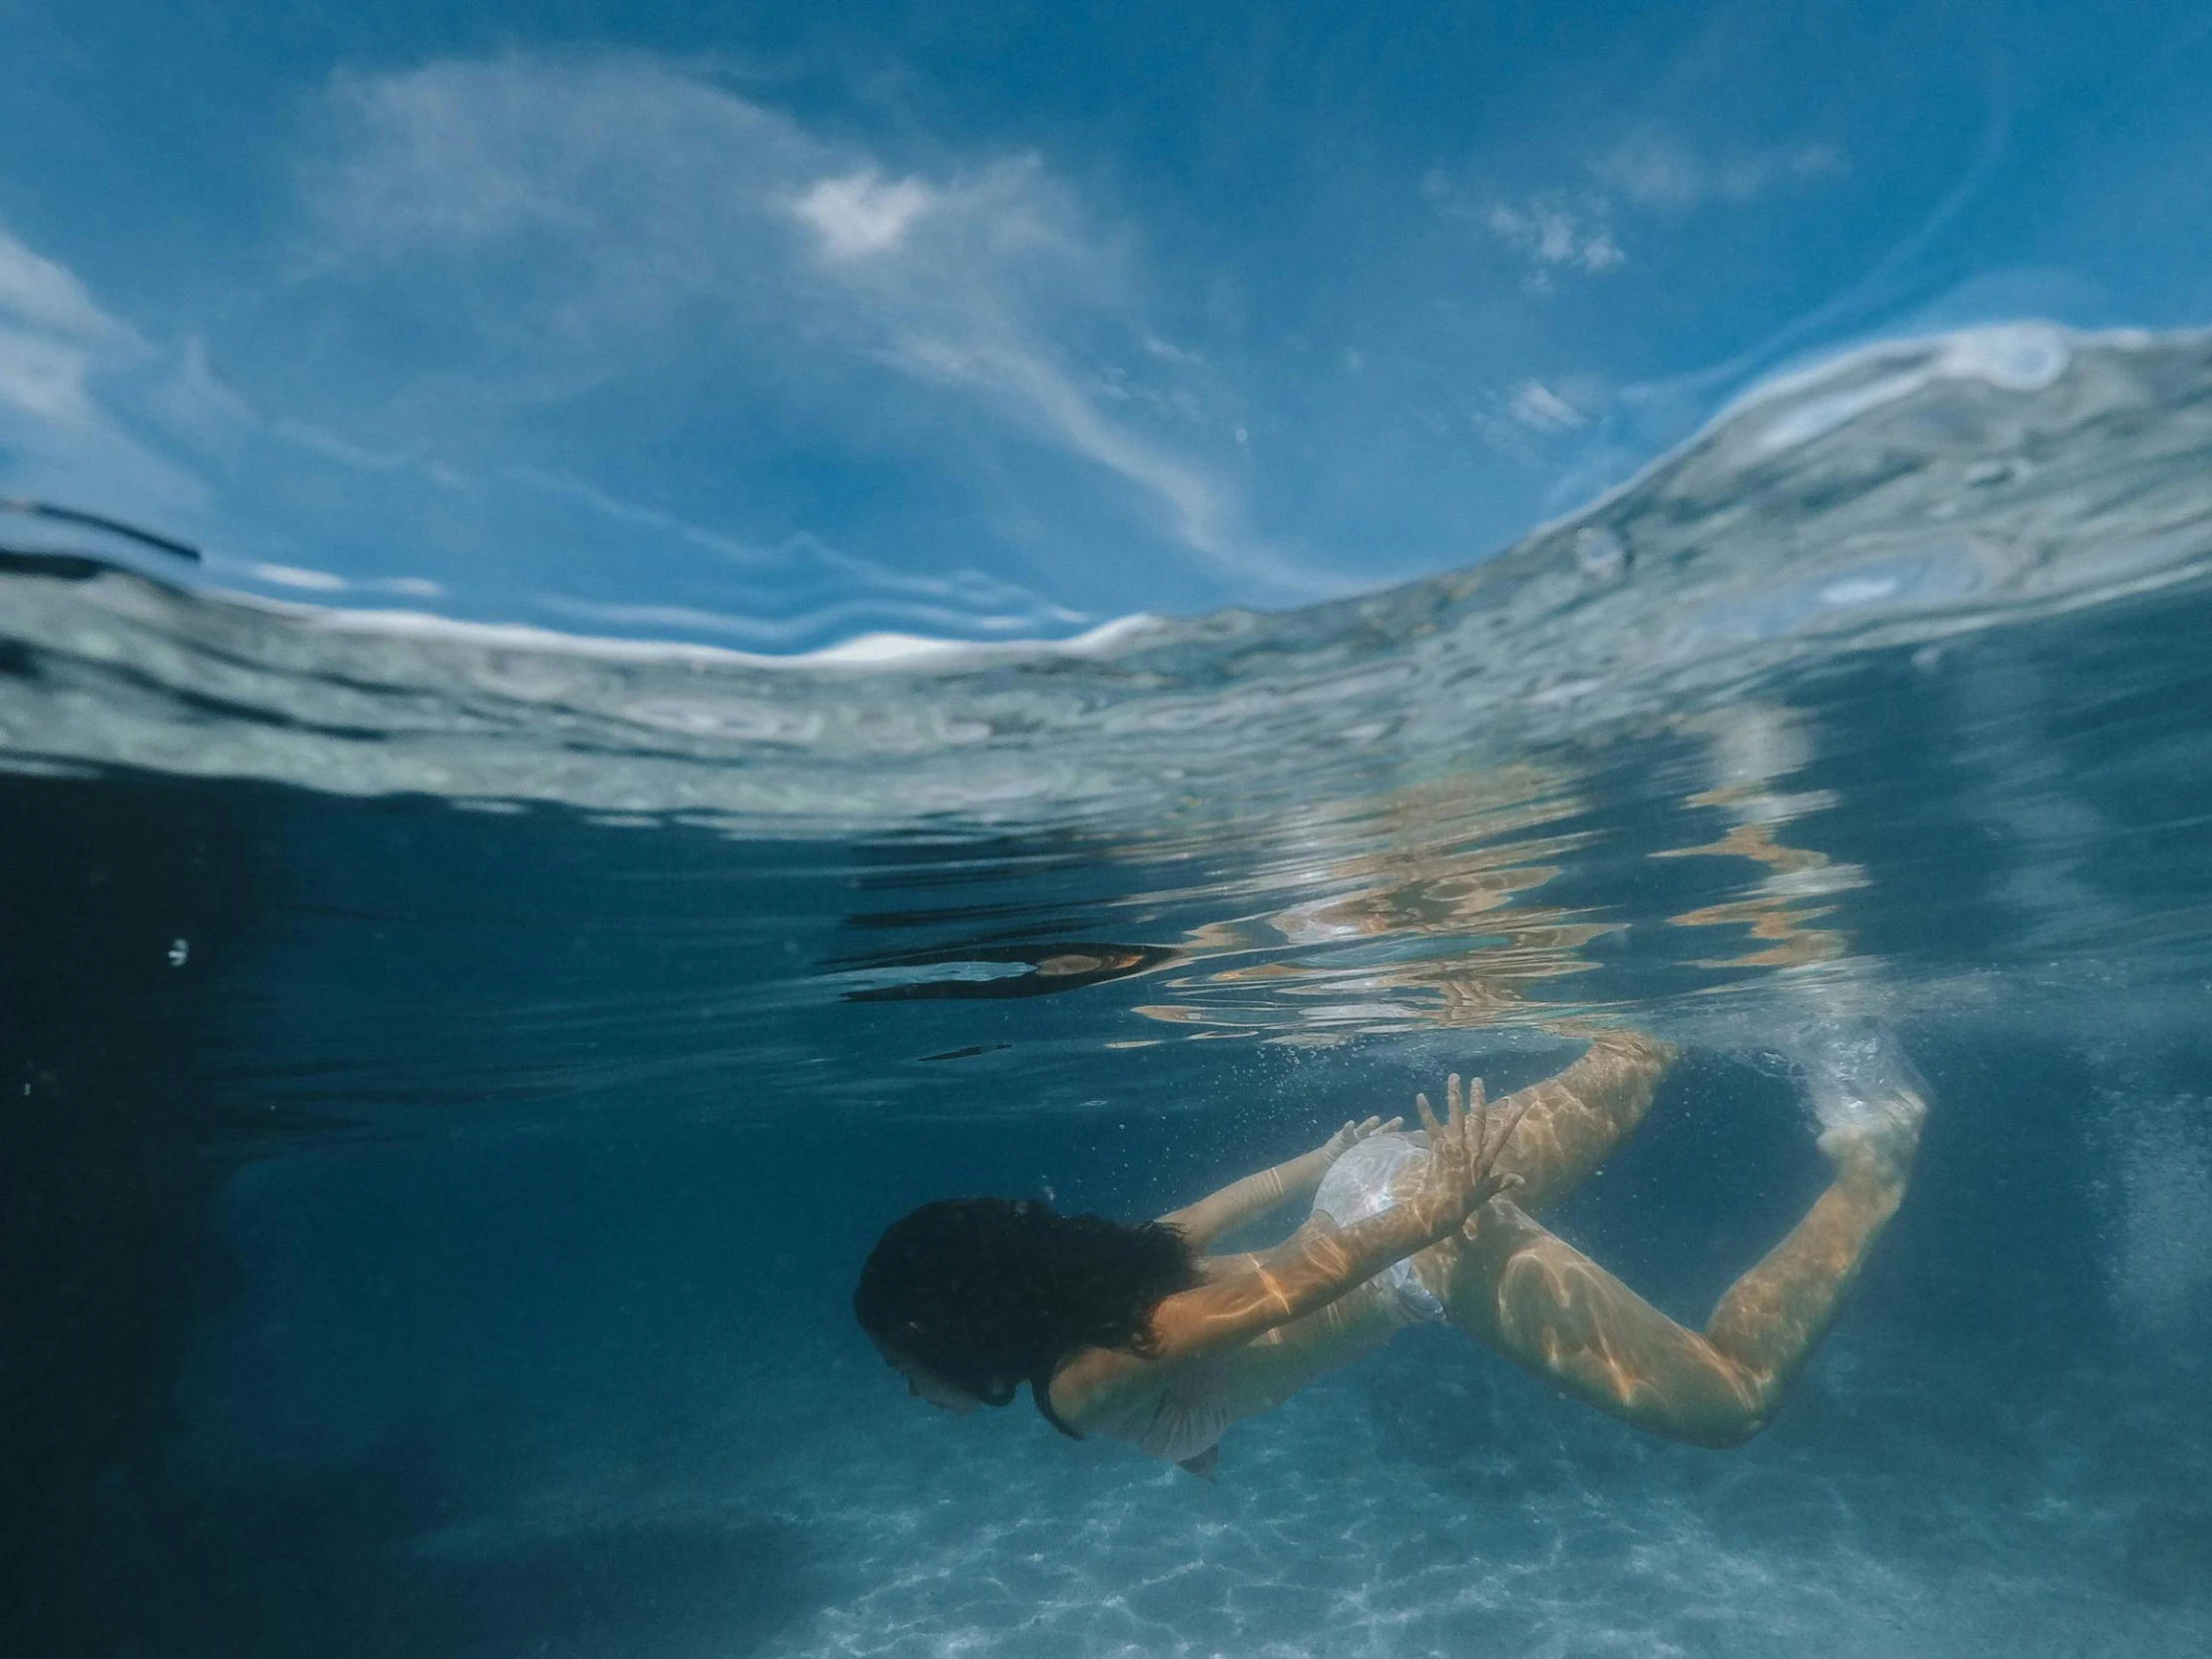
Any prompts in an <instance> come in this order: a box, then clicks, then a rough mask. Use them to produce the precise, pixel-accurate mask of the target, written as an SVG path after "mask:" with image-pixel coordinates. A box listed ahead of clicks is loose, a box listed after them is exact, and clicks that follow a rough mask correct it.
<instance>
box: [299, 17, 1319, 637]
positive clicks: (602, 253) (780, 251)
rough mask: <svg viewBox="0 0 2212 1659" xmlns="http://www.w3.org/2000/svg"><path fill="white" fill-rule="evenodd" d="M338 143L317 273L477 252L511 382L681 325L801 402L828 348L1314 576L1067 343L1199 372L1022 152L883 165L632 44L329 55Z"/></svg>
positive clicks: (1217, 544) (1242, 573) (319, 168)
mask: <svg viewBox="0 0 2212 1659" xmlns="http://www.w3.org/2000/svg"><path fill="white" fill-rule="evenodd" d="M329 140H330V142H329V146H328V149H327V150H326V151H325V153H324V154H323V155H322V156H321V157H320V159H319V160H318V162H317V163H316V165H314V166H313V167H312V168H310V169H309V170H308V173H307V176H306V183H307V188H308V194H309V199H310V201H311V204H312V207H313V211H314V222H315V226H316V232H317V235H316V241H315V246H314V248H313V250H312V255H311V264H312V267H313V269H314V270H315V271H316V272H318V273H322V274H330V273H332V272H353V273H361V272H375V271H378V270H384V271H388V270H390V269H391V268H392V267H393V266H394V265H395V264H398V263H402V262H412V263H415V264H418V265H420V264H423V263H425V262H431V263H434V262H439V261H447V262H450V261H455V260H459V261H464V262H470V263H469V264H468V265H467V266H465V267H464V268H463V269H464V272H465V274H466V276H467V277H469V278H470V280H471V282H472V284H473V285H474V287H475V288H476V290H477V291H479V292H482V293H485V294H487V295H491V296H494V298H493V302H494V303H496V304H497V305H498V306H499V307H500V308H501V310H502V312H503V315H502V316H500V317H497V318H492V319H488V321H487V324H486V326H487V331H489V332H494V333H496V332H497V331H498V330H499V329H500V328H505V329H506V330H508V332H509V334H510V336H511V340H512V343H511V347H510V349H509V351H508V358H509V360H508V362H507V363H506V365H505V366H506V367H507V368H508V369H509V370H510V371H511V372H512V373H513V375H514V376H515V377H516V379H517V381H518V383H519V386H520V390H519V392H518V394H519V395H523V396H532V395H561V394H563V393H564V392H565V391H567V390H572V389H573V388H574V387H575V386H576V385H578V384H582V383H588V381H589V378H590V377H591V376H592V375H594V374H599V375H604V376H610V377H612V376H616V375H619V374H620V373H621V372H622V368H623V359H624V357H625V354H626V353H631V352H634V351H635V349H636V348H637V342H638V341H639V340H640V339H641V338H647V337H651V336H655V335H659V336H662V337H664V338H669V337H674V332H675V331H676V330H684V331H687V332H688V334H689V336H690V337H691V338H692V339H693V340H695V341H698V342H700V344H701V347H702V348H703V349H711V350H714V351H718V352H722V353H725V354H727V355H729V356H731V357H733V358H736V357H740V356H742V357H744V358H746V359H747V360H748V361H749V362H750V363H751V364H752V365H753V371H754V372H757V373H759V374H761V375H764V376H767V377H769V378H770V379H772V380H776V381H778V382H780V383H782V384H784V385H786V386H798V387H800V388H801V391H800V393H799V394H798V395H801V396H803V397H812V398H814V399H815V400H816V402H817V404H818V405H819V404H820V402H821V401H822V399H823V398H824V397H825V396H826V395H827V394H826V393H825V392H823V390H822V389H821V388H822V382H823V381H824V379H825V372H824V371H825V370H828V378H830V379H832V380H833V379H834V377H835V376H836V375H837V374H839V373H842V374H846V375H847V376H849V374H850V373H851V372H852V371H853V370H855V369H859V368H864V367H872V368H874V369H876V370H881V371H888V372H890V373H892V374H894V375H896V376H898V377H899V378H900V379H902V380H904V381H905V382H907V383H908V385H909V386H912V387H917V388H920V390H921V391H922V392H924V393H925V394H927V395H928V396H933V397H935V398H937V399H938V400H939V401H940V402H943V401H944V400H946V399H950V400H952V404H948V405H947V412H948V413H952V405H960V406H964V407H965V410H966V411H969V412H962V413H952V418H950V419H943V418H940V419H938V420H936V421H934V422H928V421H923V422H921V423H920V424H921V425H923V426H925V427H927V428H928V429H929V430H930V431H931V434H932V438H933V441H939V442H949V441H951V438H950V436H949V435H948V434H949V433H951V432H954V431H958V430H972V427H973V418H972V412H973V411H984V412H987V413H988V414H990V415H991V416H993V417H995V418H996V419H997V420H999V421H1001V422H1004V423H1005V424H1007V425H1009V426H1011V427H1012V428H1014V429H1015V430H1018V431H1019V432H1021V433H1024V434H1026V435H1027V437H1028V438H1029V439H1030V440H1032V441H1034V442H1038V443H1041V444H1044V445H1047V446H1049V447H1050V448H1053V449H1056V450H1058V451H1060V452H1062V453H1064V454H1067V455H1071V456H1074V457H1077V458H1079V459H1080V460H1082V461H1084V462H1087V463H1090V464H1092V465H1094V466H1096V467H1098V468H1101V469H1103V471H1104V472H1105V473H1106V474H1108V475H1110V476H1113V477H1116V478H1119V479H1120V480H1121V481H1122V482H1123V483H1124V484H1125V485H1126V486H1128V487H1129V489H1131V490H1132V491H1133V492H1134V493H1135V499H1136V501H1137V502H1139V503H1142V504H1143V505H1144V506H1145V509H1146V510H1147V511H1148V512H1149V514H1150V515H1151V516H1152V517H1153V518H1154V519H1155V520H1156V521H1157V522H1158V523H1159V524H1160V525H1161V526H1162V527H1163V528H1164V529H1165V530H1166V531H1167V533H1168V534H1169V535H1171V536H1172V537H1174V538H1175V539H1176V540H1177V541H1179V542H1180V543H1181V544H1182V546H1183V547H1184V548H1186V549H1187V550H1188V551H1189V552H1191V553H1193V554H1196V555H1197V556H1198V557H1199V558H1200V559H1201V560H1203V561H1204V562H1205V563H1206V564H1208V565H1210V566H1212V567H1214V568H1215V569H1216V570H1218V571H1219V572H1222V573H1224V574H1227V575H1233V576H1235V577H1237V578H1239V579H1241V580H1243V581H1245V582H1252V581H1258V582H1261V583H1265V584H1268V585H1270V586H1272V587H1274V588H1275V589H1277V590H1278V591H1279V592H1282V593H1284V594H1285V595H1286V596H1288V595H1290V594H1295V593H1299V592H1303V591H1308V590H1310V589H1312V588H1314V587H1316V586H1317V585H1318V584H1317V583H1316V582H1315V581H1314V580H1313V579H1312V578H1311V577H1309V576H1308V574H1307V573H1305V572H1303V571H1302V570H1300V569H1298V568H1297V567H1296V566H1295V565H1294V564H1293V563H1292V562H1291V561H1289V560H1287V559H1285V558H1284V557H1282V556H1281V555H1280V554H1278V553H1277V552H1276V551H1275V550H1273V549H1271V548H1270V547H1268V546H1267V545H1265V544H1264V543H1263V542H1262V541H1261V540H1259V539H1258V538H1256V537H1255V536H1254V535H1252V534H1251V533H1250V531H1249V530H1248V529H1247V528H1246V524H1245V516H1244V513H1243V509H1242V504H1241V502H1240V500H1239V499H1238V497H1237V495H1236V493H1235V492H1234V491H1233V490H1231V489H1230V488H1229V487H1227V486H1226V484H1225V483H1224V482H1223V480H1222V478H1221V476H1220V475H1219V473H1218V471H1217V469H1216V467H1215V466H1213V465H1210V464H1209V463H1208V462H1207V460H1205V459H1204V458H1202V452H1203V451H1204V450H1205V448H1206V447H1207V445H1206V443H1204V442H1202V443H1201V444H1200V445H1199V450H1198V452H1194V451H1193V450H1192V449H1191V448H1190V447H1189V444H1188V441H1187V440H1188V438H1189V437H1191V436H1199V437H1202V438H1203V437H1206V436H1208V435H1207V434H1202V433H1200V434H1194V433H1191V432H1190V431H1189V423H1188V421H1185V422H1183V423H1182V429H1183V431H1184V432H1185V437H1184V438H1174V437H1171V436H1170V435H1169V433H1168V432H1167V431H1164V430H1160V429H1148V428H1147V427H1146V426H1144V425H1141V424H1138V423H1136V422H1134V421H1133V420H1132V419H1131V418H1130V416H1129V413H1128V412H1127V411H1128V409H1129V408H1131V407H1133V406H1141V405H1132V404H1131V403H1130V402H1129V400H1127V399H1123V398H1119V397H1109V396H1106V395H1104V394H1102V393H1101V391H1100V390H1099V386H1100V384H1101V382H1100V380H1099V377H1098V376H1097V375H1096V374H1095V373H1093V372H1091V371H1090V370H1089V369H1087V368H1085V367H1081V366H1079V365H1077V364H1076V363H1074V362H1072V361H1071V360H1070V357H1069V354H1068V343H1067V342H1069V341H1070V340H1073V339H1078V338H1080V339H1084V340H1086V341H1087V342H1092V349H1094V350H1095V348H1096V347H1095V342H1096V341H1097V340H1098V339H1100V338H1104V337H1114V338H1118V339H1120V341H1121V342H1122V346H1123V348H1124V354H1125V355H1126V357H1127V358H1128V359H1129V360H1130V361H1131V362H1133V363H1136V364H1139V365H1142V366H1143V368H1144V370H1145V372H1146V373H1148V374H1150V375H1151V376H1153V377H1154V378H1162V377H1166V378H1169V379H1171V380H1172V379H1173V377H1175V376H1178V375H1185V374H1189V373H1193V372H1195V365H1194V364H1192V363H1190V362H1187V361H1185V360H1183V357H1182V354H1180V353H1178V352H1177V351H1175V350H1174V349H1173V348H1169V349H1168V350H1165V351H1163V350H1161V349H1159V348H1158V347H1159V346H1161V345H1164V344H1165V342H1164V341H1158V340H1157V336H1156V334H1154V332H1153V331H1152V330H1151V329H1150V328H1148V327H1146V326H1145V325H1144V323H1143V321H1142V319H1141V318H1140V317H1139V316H1138V315H1137V314H1136V307H1135V305H1134V304H1133V302H1132V300H1131V297H1130V295H1131V291H1132V287H1133V283H1132V281H1131V278H1130V275H1129V264H1130V252H1129V248H1128V245H1127V239H1126V238H1125V237H1123V236H1120V235H1118V234H1116V233H1114V232H1111V231H1109V230H1106V229H1103V228H1101V227H1100V226H1099V225H1098V224H1096V223H1095V222H1094V220H1093V219H1092V218H1091V217H1090V216H1089V215H1087V214H1086V213H1085V212H1084V210H1083V209H1082V207H1081V205H1080V204H1079V203H1078V202H1077V200H1076V199H1075V197H1074V195H1073V194H1072V193H1071V192H1070V191H1069V190H1068V189H1067V188H1066V187H1065V186H1064V185H1063V184H1061V183H1060V182H1059V181H1058V180H1056V179H1054V178H1053V177H1052V176H1051V174H1050V173H1049V171H1048V170H1047V169H1046V168H1045V167H1044V165H1043V164H1042V163H1041V162H1040V161H1039V160H1038V159H1037V158H1034V157H1028V156H1011V157H1000V158H996V159H990V160H985V161H982V162H979V163H976V164H973V165H964V166H962V165H956V166H952V167H937V168H932V169H927V170H917V169H901V168H898V167H895V166H893V165H891V164H890V163H889V162H888V161H887V160H886V159H885V158H883V157H880V156H876V155H872V154H869V153H866V152H864V151H862V150H860V149H858V148H857V147H855V146H853V145H851V144H848V143H842V142H833V141H830V140H828V139H825V138H821V137H818V136H816V135H815V134H813V133H811V132H809V131H807V130H806V129H805V128H803V127H802V126H800V125H799V124H798V123H796V122H794V121H792V120H791V119H789V118H787V117H786V116H784V115H782V114H780V113H778V112H776V111H774V110H771V109H768V108H766V107H764V106H762V105H760V104H758V103H755V102H753V101H751V100H749V99H747V98H744V97H741V96H739V95H738V94H737V93H735V92H733V91H731V90H729V89H728V88H726V87H723V86H721V85H718V84H716V83H714V82H713V81H711V80H708V79H705V78H703V77H701V76H699V75H695V74H692V73H689V72H686V71H684V70H681V69H679V68H677V67H674V66H672V65H669V64H667V63H665V62H661V61H659V60H654V59H646V58H630V57H625V58H602V59H592V60H551V59H541V58H530V57H521V56H515V57H507V58H502V59H497V60H491V61H477V62H445V63H439V64H434V65H431V66H429V67H426V68H423V69H418V70H415V71H412V72H409V73H406V74H400V75H390V76H377V77H363V76H351V77H346V78H343V79H341V80H340V81H339V82H338V83H337V84H336V85H335V87H334V88H333V92H332V103H331V125H330V131H329ZM710 326H711V327H712V329H713V336H712V337H711V338H710V337H709V336H706V335H703V334H702V333H701V330H703V329H706V328H709V327H710ZM524 336H530V337H534V338H535V339H536V340H538V341H540V342H550V343H549V344H548V346H547V353H546V354H547V355H550V356H554V357H557V358H558V359H559V361H558V365H557V366H555V365H553V364H549V363H545V362H541V361H539V360H538V358H537V357H536V355H534V354H533V353H532V352H531V351H529V350H528V349H526V341H525V338H524ZM839 364H841V365H842V367H838V366H837V365H839ZM486 371H487V372H489V367H488V366H487V369H486ZM541 375H542V376H544V377H545V378H544V379H543V380H536V379H533V378H532V377H533V376H541ZM564 377H565V378H564ZM541 386H550V387H551V389H550V390H540V389H539V388H540V387H541ZM1173 390H1174V391H1175V392H1177V393H1179V394H1180V396H1179V398H1178V397H1176V396H1169V395H1165V394H1164V395H1163V396H1162V397H1161V398H1159V399H1156V400H1155V401H1156V402H1157V403H1159V404H1160V405H1161V406H1174V407H1179V408H1182V409H1186V410H1187V409H1189V408H1191V407H1192V406H1193V402H1194V396H1195V394H1194V393H1193V392H1192V391H1191V389H1190V388H1189V387H1188V386H1178V387H1175V388H1173ZM862 401H863V402H864V401H865V399H864V398H863V399H862ZM1109 403H1114V404H1119V405H1121V407H1120V408H1117V409H1109V407H1108V406H1107V405H1108V404H1109ZM858 418H859V419H861V421H862V422H863V424H864V423H865V422H867V421H873V420H876V419H878V418H879V415H878V412H877V411H876V410H874V409H873V408H865V409H863V410H862V411H861V413H860V415H859V416H858ZM1219 425H1220V428H1221V429H1220V431H1219V432H1218V433H1217V434H1212V435H1211V436H1212V437H1213V438H1216V439H1218V440H1220V441H1219V443H1218V444H1217V445H1216V447H1218V448H1220V449H1222V450H1224V451H1226V448H1227V440H1228V439H1229V430H1230V425H1231V422H1230V421H1229V420H1228V419H1227V418H1226V417H1225V418H1224V419H1223V420H1222V421H1220V422H1219Z"/></svg>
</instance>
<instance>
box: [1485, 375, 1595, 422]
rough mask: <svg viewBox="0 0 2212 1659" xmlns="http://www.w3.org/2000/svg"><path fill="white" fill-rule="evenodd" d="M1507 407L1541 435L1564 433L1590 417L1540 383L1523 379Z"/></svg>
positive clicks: (1539, 381) (1517, 417) (1515, 416)
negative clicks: (1541, 433) (1544, 433)
mask: <svg viewBox="0 0 2212 1659" xmlns="http://www.w3.org/2000/svg"><path fill="white" fill-rule="evenodd" d="M1506 407H1507V408H1508V409H1509V410H1510V411H1511V413H1512V416H1513V418H1514V419H1515V420H1517V421H1519V422H1520V423H1521V424H1522V425H1523V426H1527V427H1531V428H1533V429H1534V430H1536V431H1539V432H1564V431H1567V430H1569V429H1570V428H1572V427H1576V426H1580V425H1581V424H1582V423H1583V422H1584V421H1586V420H1588V419H1589V418H1590V417H1589V416H1588V415H1586V414H1584V413H1583V412H1582V411H1581V410H1580V409H1578V408H1576V407H1575V406H1574V405H1573V404H1572V403H1570V402H1568V401H1567V400H1566V399H1565V398H1564V397H1561V396H1560V395H1559V394H1558V393H1557V392H1555V391H1553V390H1552V389H1551V388H1550V387H1549V386H1547V385H1545V384H1544V383H1543V382H1542V381H1541V380H1523V381H1522V382H1521V383H1520V384H1519V385H1517V386H1515V387H1514V388H1513V395H1512V398H1511V400H1510V401H1509V402H1508V403H1507V405H1506Z"/></svg>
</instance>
